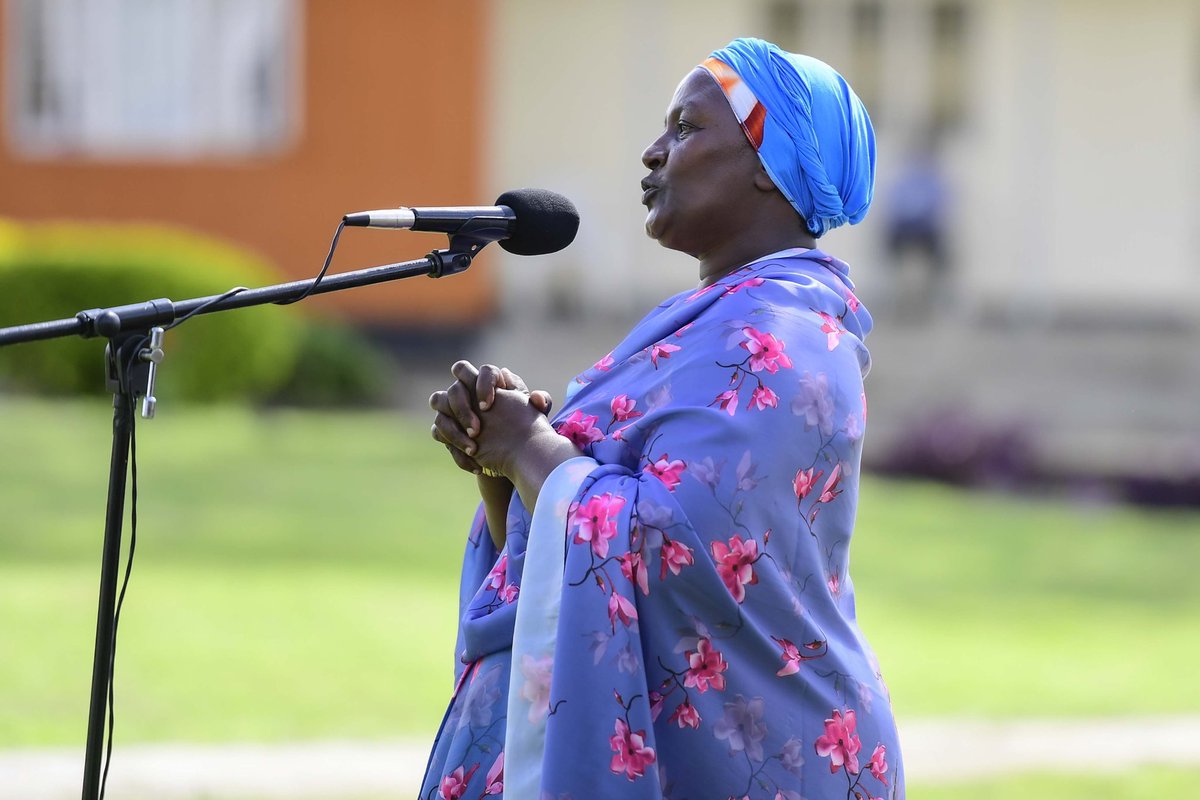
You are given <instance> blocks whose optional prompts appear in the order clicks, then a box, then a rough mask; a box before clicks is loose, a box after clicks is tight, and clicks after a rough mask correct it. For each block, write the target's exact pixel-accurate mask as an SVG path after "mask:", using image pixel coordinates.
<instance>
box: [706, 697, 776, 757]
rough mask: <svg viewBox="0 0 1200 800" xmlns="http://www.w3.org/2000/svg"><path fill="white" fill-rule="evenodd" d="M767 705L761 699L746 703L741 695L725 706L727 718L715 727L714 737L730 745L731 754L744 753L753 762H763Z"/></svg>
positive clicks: (718, 722) (722, 719) (757, 698)
mask: <svg viewBox="0 0 1200 800" xmlns="http://www.w3.org/2000/svg"><path fill="white" fill-rule="evenodd" d="M764 705H765V703H764V702H763V699H762V698H761V697H755V698H754V699H753V700H751V701H749V702H746V698H744V697H742V696H741V695H740V694H739V695H738V696H737V697H736V698H735V699H734V701H733V702H732V703H726V704H725V716H724V717H722V718H721V719H720V720H718V721H717V724H716V725H714V726H713V735H714V736H716V737H717V738H718V739H723V740H725V741H727V742H728V743H729V750H730V752H731V753H736V752H741V751H744V752H745V753H746V755H747V756H749V757H750V759H751V760H752V761H762V760H763V746H762V743H763V739H765V738H766V737H767V726H766V725H765V724H764V723H763V721H762V716H763V707H764Z"/></svg>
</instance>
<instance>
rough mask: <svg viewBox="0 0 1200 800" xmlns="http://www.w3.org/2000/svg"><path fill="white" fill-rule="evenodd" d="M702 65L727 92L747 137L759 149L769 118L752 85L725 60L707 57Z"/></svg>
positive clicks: (731, 105)
mask: <svg viewBox="0 0 1200 800" xmlns="http://www.w3.org/2000/svg"><path fill="white" fill-rule="evenodd" d="M700 66H701V67H703V68H704V69H705V70H707V71H708V73H709V74H710V75H712V76H713V79H714V80H716V82H717V84H718V85H719V86H720V87H721V91H723V92H725V97H726V98H727V99H728V100H729V105H730V107H731V108H732V109H733V113H734V116H736V117H737V120H738V123H739V124H740V125H741V126H742V130H743V131H745V132H746V138H747V139H749V140H750V144H752V145H754V149H755V150H758V149H759V148H760V147H762V143H763V123H764V121H765V120H766V118H767V110H766V109H765V108H764V107H763V104H762V103H760V102H758V98H757V97H755V96H754V92H752V91H750V87H749V86H747V85H746V83H745V81H743V80H742V78H741V76H739V75H738V74H737V73H736V72H734V71H733V67H731V66H729V65H728V64H726V63H725V62H724V61H718V60H717V59H715V58H706V59H704V63H702V64H701V65H700Z"/></svg>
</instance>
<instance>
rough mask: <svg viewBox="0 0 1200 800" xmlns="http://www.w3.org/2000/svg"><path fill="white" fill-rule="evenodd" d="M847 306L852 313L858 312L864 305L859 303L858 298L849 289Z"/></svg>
mask: <svg viewBox="0 0 1200 800" xmlns="http://www.w3.org/2000/svg"><path fill="white" fill-rule="evenodd" d="M846 305H847V306H848V307H849V309H850V312H851V313H853V312H855V311H858V309H859V306H861V305H862V303H860V302H858V296H857V295H855V294H854V292H852V291H850V290H849V289H847V290H846Z"/></svg>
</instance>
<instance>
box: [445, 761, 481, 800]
mask: <svg viewBox="0 0 1200 800" xmlns="http://www.w3.org/2000/svg"><path fill="white" fill-rule="evenodd" d="M477 769H479V765H478V764H475V765H473V766H472V767H471V769H469V770H468V771H467V772H466V773H465V774H464V773H463V768H462V766H459V767H458V768H457V769H455V770H454V772H451V773H450V774H449V775H447V776H446V777H444V778H442V784H441V786H439V787H438V797H440V798H442V800H458V798H460V797H462V796H463V794H464V793H465V792H466V791H467V784H469V783H470V782H471V776H472V775H474V774H475V770H477Z"/></svg>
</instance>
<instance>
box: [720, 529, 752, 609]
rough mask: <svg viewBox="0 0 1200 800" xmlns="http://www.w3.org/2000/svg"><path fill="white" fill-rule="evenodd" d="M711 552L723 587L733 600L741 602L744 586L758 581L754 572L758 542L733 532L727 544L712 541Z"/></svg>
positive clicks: (744, 595)
mask: <svg viewBox="0 0 1200 800" xmlns="http://www.w3.org/2000/svg"><path fill="white" fill-rule="evenodd" d="M712 554H713V558H714V559H716V561H717V574H718V575H720V576H721V580H722V581H724V582H725V588H727V589H728V590H729V593H730V594H731V595H733V599H734V600H736V601H737V602H739V603H741V602H743V601H744V600H745V599H746V586H747V585H750V584H755V583H758V576H757V575H755V574H754V562H755V560H756V559H757V558H758V542H756V541H754V540H753V539H749V540H743V539H742V537H741V535H740V534H734V536H733V537H732V538H730V540H729V544H725V543H724V542H713V543H712Z"/></svg>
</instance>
